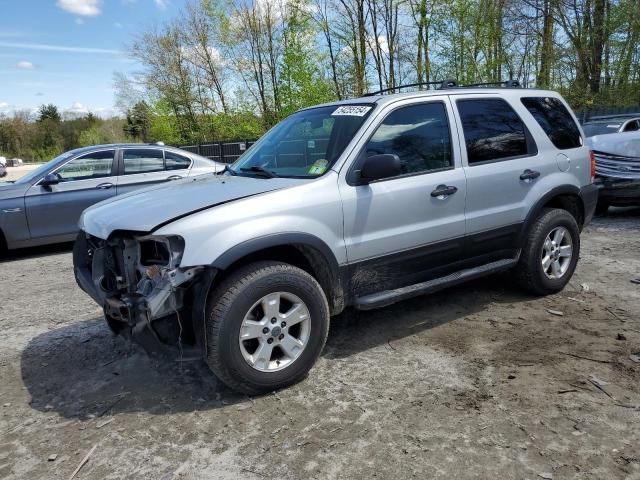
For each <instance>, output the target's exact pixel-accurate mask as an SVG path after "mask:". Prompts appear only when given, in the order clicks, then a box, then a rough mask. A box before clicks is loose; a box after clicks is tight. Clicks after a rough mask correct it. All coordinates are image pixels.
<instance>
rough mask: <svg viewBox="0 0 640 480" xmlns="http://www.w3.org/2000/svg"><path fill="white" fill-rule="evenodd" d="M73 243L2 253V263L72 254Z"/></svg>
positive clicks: (0, 259) (0, 253) (0, 256)
mask: <svg viewBox="0 0 640 480" xmlns="http://www.w3.org/2000/svg"><path fill="white" fill-rule="evenodd" d="M72 250H73V242H67V243H56V244H53V245H42V246H40V247H29V248H18V249H16V250H10V251H8V252H7V251H5V252H2V251H0V263H5V262H15V261H17V260H25V259H27V258H38V257H46V256H49V255H55V254H58V253H71V251H72Z"/></svg>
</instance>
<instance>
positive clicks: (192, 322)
mask: <svg viewBox="0 0 640 480" xmlns="http://www.w3.org/2000/svg"><path fill="white" fill-rule="evenodd" d="M183 250H184V241H183V240H182V238H180V237H178V236H168V237H159V236H151V235H146V234H136V233H134V232H114V234H113V235H112V236H110V237H109V238H108V239H107V240H102V239H99V238H96V237H92V236H90V235H87V234H85V233H84V232H80V235H79V238H78V241H77V242H76V246H75V248H74V257H75V259H74V263H75V265H76V269H75V270H76V271H75V273H76V278H77V280H78V283H79V284H80V286H81V287H82V288H83V290H85V291H86V292H87V293H88V294H89V295H91V297H92V298H93V299H94V300H95V301H96V302H97V303H98V304H99V305H102V307H103V310H104V315H105V318H106V320H107V323H108V324H109V327H110V328H111V330H113V332H114V333H117V334H122V335H124V336H127V337H130V338H132V339H133V340H136V341H137V342H138V343H140V344H142V345H143V346H144V347H145V349H147V350H148V351H157V350H158V347H162V346H166V347H171V346H179V347H180V349H181V353H182V347H183V344H186V345H187V346H189V345H192V346H198V345H199V344H200V340H199V337H201V335H198V334H197V333H198V332H199V331H201V330H199V329H200V328H204V323H203V314H204V303H205V301H206V296H207V292H208V289H209V286H210V284H211V281H212V279H213V276H214V275H215V271H214V270H213V269H210V268H205V267H204V266H197V267H190V268H181V267H180V260H181V257H182V252H183ZM199 346H202V345H199Z"/></svg>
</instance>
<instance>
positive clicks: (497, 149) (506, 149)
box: [457, 98, 535, 165]
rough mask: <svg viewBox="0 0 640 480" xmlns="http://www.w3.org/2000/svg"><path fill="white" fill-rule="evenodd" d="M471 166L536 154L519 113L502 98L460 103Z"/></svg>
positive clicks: (460, 101) (462, 101)
mask: <svg viewBox="0 0 640 480" xmlns="http://www.w3.org/2000/svg"><path fill="white" fill-rule="evenodd" d="M457 104H458V110H459V112H460V118H461V119H462V128H463V130H464V138H465V142H466V145H467V157H468V160H469V165H473V164H474V163H480V162H486V161H492V160H500V159H507V158H511V157H520V156H524V155H532V154H534V153H535V147H531V148H529V147H528V145H527V144H528V142H527V132H526V130H525V126H524V124H523V123H522V120H520V117H518V114H517V113H516V112H515V111H514V110H513V108H511V106H510V105H509V104H508V103H507V102H505V101H504V100H501V99H499V98H495V99H477V100H475V99H474V100H458V102H457Z"/></svg>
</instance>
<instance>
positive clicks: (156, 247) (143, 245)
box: [140, 240, 171, 266]
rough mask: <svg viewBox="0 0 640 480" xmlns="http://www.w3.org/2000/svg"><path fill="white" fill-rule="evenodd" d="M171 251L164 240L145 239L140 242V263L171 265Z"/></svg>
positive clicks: (146, 264)
mask: <svg viewBox="0 0 640 480" xmlns="http://www.w3.org/2000/svg"><path fill="white" fill-rule="evenodd" d="M170 260H171V253H170V252H169V248H168V246H167V245H166V244H165V243H164V242H158V241H155V240H144V241H141V242H140V264H141V265H145V266H149V265H162V266H166V265H169V261H170Z"/></svg>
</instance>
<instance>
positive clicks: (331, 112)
mask: <svg viewBox="0 0 640 480" xmlns="http://www.w3.org/2000/svg"><path fill="white" fill-rule="evenodd" d="M372 110H373V104H359V105H355V104H349V105H341V106H336V105H333V106H330V107H318V108H312V109H309V110H303V111H301V112H297V113H294V114H293V115H291V116H290V117H288V118H286V119H284V120H283V121H282V122H280V123H279V124H277V125H276V126H275V127H273V128H272V129H271V130H269V131H268V132H267V133H266V134H265V135H264V136H263V137H262V138H261V139H260V140H259V141H258V142H257V143H256V144H255V145H254V146H253V147H251V149H249V150H248V151H247V152H246V153H245V154H244V155H243V156H241V157H240V158H239V159H238V160H237V161H236V162H235V163H234V164H233V166H232V167H231V168H230V170H231V172H230V173H231V174H239V175H251V176H261V177H293V178H315V177H319V176H320V175H322V174H323V173H325V172H326V171H327V170H329V169H330V168H331V167H332V166H333V164H334V163H335V161H336V160H337V159H338V158H339V157H340V155H341V154H342V152H343V151H344V149H345V148H346V146H347V145H348V144H349V142H350V141H351V139H352V138H353V137H354V135H355V134H356V132H357V131H358V129H359V128H360V127H361V126H362V124H363V123H364V121H365V119H366V118H367V117H368V116H369V114H370V113H371V111H372Z"/></svg>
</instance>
